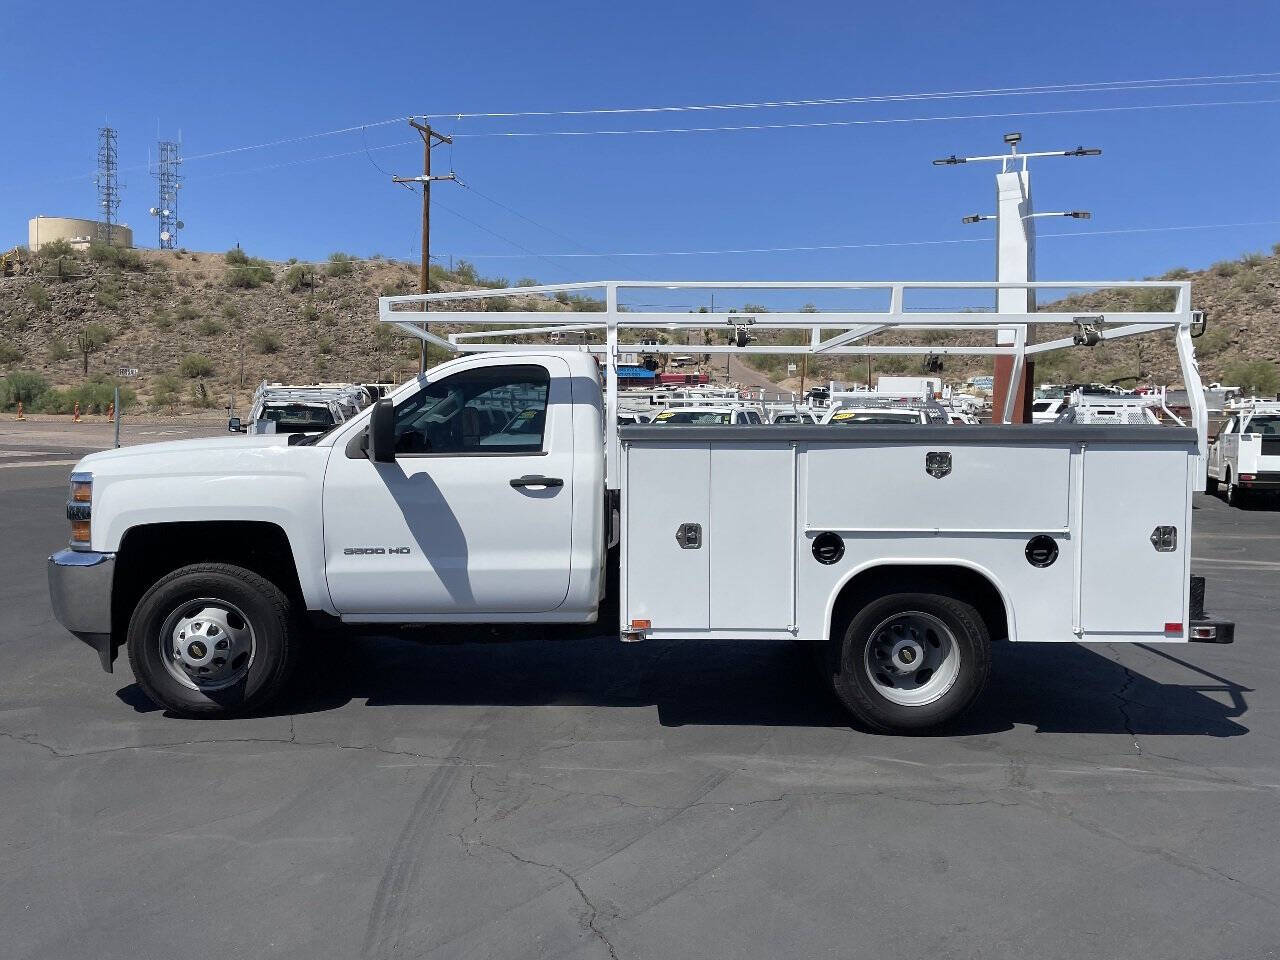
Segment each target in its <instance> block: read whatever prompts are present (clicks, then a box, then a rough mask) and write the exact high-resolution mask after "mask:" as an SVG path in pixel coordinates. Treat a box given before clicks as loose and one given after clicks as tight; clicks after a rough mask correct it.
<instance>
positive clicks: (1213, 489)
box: [1204, 475, 1218, 496]
mask: <svg viewBox="0 0 1280 960" xmlns="http://www.w3.org/2000/svg"><path fill="white" fill-rule="evenodd" d="M1204 492H1205V493H1207V494H1209V496H1214V495H1215V494H1217V492H1218V481H1217V479H1216V478H1215V477H1210V476H1208V475H1206V476H1205V478H1204Z"/></svg>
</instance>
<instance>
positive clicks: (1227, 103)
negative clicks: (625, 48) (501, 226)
mask: <svg viewBox="0 0 1280 960" xmlns="http://www.w3.org/2000/svg"><path fill="white" fill-rule="evenodd" d="M1276 103H1280V99H1274V100H1202V101H1195V102H1189V103H1145V104H1133V105H1129V106H1116V107H1075V108H1061V109H1057V110H1018V111H1012V112H1009V113H969V114H944V115H940V116H932V117H884V118H876V119H863V120H806V121H798V122H795V123H744V124H736V125H732V126H719V127H647V128H634V127H633V128H628V129H623V130H607V129H605V130H503V131H489V132H485V133H460V134H458V137H460V138H462V137H465V138H472V139H475V138H480V137H508V138H525V137H599V136H615V137H617V136H628V135H636V134H658V133H663V134H665V133H725V132H741V131H749V130H801V129H807V128H819V127H863V126H880V125H885V124H890V125H893V124H907V123H933V122H937V121H943V120H1000V119H1010V118H1013V117H1061V116H1069V115H1072V114H1088V113H1123V112H1133V111H1137V110H1181V109H1186V108H1190V107H1244V106H1258V105H1261V104H1276Z"/></svg>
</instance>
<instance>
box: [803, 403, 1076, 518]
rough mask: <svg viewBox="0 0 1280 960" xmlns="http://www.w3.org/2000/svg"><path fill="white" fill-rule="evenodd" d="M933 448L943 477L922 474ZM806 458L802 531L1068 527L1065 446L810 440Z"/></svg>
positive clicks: (1066, 452)
mask: <svg viewBox="0 0 1280 960" xmlns="http://www.w3.org/2000/svg"><path fill="white" fill-rule="evenodd" d="M848 429H850V430H856V429H858V428H857V427H851V428H848ZM932 451H937V452H945V453H949V454H950V455H951V471H950V473H949V474H948V475H947V476H944V477H942V478H940V479H939V478H935V477H932V476H930V475H929V474H928V473H926V472H925V456H926V454H928V453H929V452H932ZM807 458H808V468H807V471H806V474H807V478H808V479H807V484H806V488H807V491H808V496H807V497H806V502H807V504H808V508H807V510H806V511H805V526H806V528H807V529H809V530H841V529H845V530H865V531H874V530H900V531H910V530H925V531H927V530H944V531H947V530H951V531H959V530H964V531H974V532H978V533H985V532H994V531H1005V530H1013V531H1022V530H1025V531H1029V532H1035V533H1052V532H1053V531H1055V530H1065V529H1066V527H1067V515H1068V508H1069V486H1070V450H1069V448H1068V447H1067V446H1066V445H1065V444H1064V445H1060V446H1045V447H1032V446H1027V445H1019V446H1008V447H1004V446H993V445H977V444H965V443H955V444H946V443H937V444H932V445H928V444H922V445H914V444H911V445H907V444H885V445H879V444H876V445H870V444H869V445H867V446H857V447H851V446H839V447H821V446H815V447H813V448H811V449H810V450H809V451H808V453H807Z"/></svg>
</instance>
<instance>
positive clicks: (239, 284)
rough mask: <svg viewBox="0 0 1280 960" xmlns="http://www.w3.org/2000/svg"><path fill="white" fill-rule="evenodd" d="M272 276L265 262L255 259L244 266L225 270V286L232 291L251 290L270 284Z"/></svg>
mask: <svg viewBox="0 0 1280 960" xmlns="http://www.w3.org/2000/svg"><path fill="white" fill-rule="evenodd" d="M273 277H274V274H273V273H272V272H271V267H270V265H269V264H267V262H266V261H265V260H257V259H256V258H255V259H254V260H253V261H252V262H250V263H248V264H245V265H244V266H233V267H230V268H228V270H227V286H228V287H231V288H232V289H233V290H235V289H238V290H253V289H256V288H257V287H260V286H262V285H263V284H264V283H270V282H271V280H272V278H273Z"/></svg>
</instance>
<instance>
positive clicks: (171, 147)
mask: <svg viewBox="0 0 1280 960" xmlns="http://www.w3.org/2000/svg"><path fill="white" fill-rule="evenodd" d="M181 164H182V144H181V143H179V142H178V141H176V140H161V141H159V143H158V144H157V153H156V166H155V171H154V176H155V178H156V187H157V189H158V193H159V200H158V202H157V203H156V205H155V206H154V207H152V208H151V209H150V210H149V211H148V212H149V213H150V214H151V216H153V217H155V218H156V227H157V230H158V233H159V240H160V249H161V250H172V249H173V248H174V246H176V241H177V239H178V231H179V230H181V229H182V228H183V227H185V226H186V224H185V223H183V222H182V221H181V220H179V219H178V191H179V190H180V189H182V174H181V173H179V172H178V168H179V166H180V165H181Z"/></svg>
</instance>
